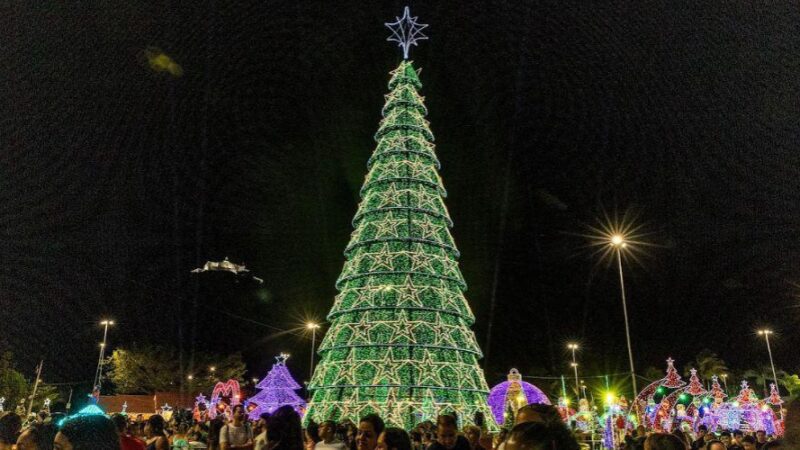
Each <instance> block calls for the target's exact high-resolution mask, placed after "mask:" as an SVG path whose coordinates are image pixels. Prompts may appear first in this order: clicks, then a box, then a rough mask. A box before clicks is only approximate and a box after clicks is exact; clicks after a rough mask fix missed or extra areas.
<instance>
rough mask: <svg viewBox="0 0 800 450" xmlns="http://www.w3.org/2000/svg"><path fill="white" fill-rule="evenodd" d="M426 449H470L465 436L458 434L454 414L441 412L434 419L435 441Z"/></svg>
mask: <svg viewBox="0 0 800 450" xmlns="http://www.w3.org/2000/svg"><path fill="white" fill-rule="evenodd" d="M428 450H470V446H469V441H467V438H465V437H464V436H460V435H459V434H458V424H457V423H456V418H455V417H454V416H451V415H449V414H443V415H441V416H439V417H438V418H437V419H436V441H434V443H433V444H431V446H430V447H428Z"/></svg>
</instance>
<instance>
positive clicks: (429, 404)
mask: <svg viewBox="0 0 800 450" xmlns="http://www.w3.org/2000/svg"><path fill="white" fill-rule="evenodd" d="M391 74H392V77H391V80H390V81H389V89H390V93H389V94H388V95H386V102H385V105H384V107H383V111H382V113H383V120H382V121H381V123H380V127H379V129H378V132H377V133H376V135H375V139H376V141H377V147H376V149H375V151H374V153H373V155H372V157H371V158H370V159H369V162H368V165H367V167H368V169H369V171H368V173H367V175H366V179H365V181H364V185H363V187H362V189H361V203H360V205H359V207H358V211H357V212H356V215H355V217H354V219H353V227H354V228H355V230H354V231H353V234H352V237H351V239H350V243H349V244H348V246H347V248H346V249H345V257H346V262H345V264H344V268H343V270H342V273H341V275H340V277H339V280H338V281H337V283H336V286H337V288H338V289H339V295H338V296H337V297H336V300H335V303H334V305H333V308H332V309H331V311H330V313H329V314H328V320H329V321H330V323H331V326H330V329H329V330H328V332H327V334H326V336H325V338H324V339H323V341H322V343H321V345H320V348H319V354H320V355H321V360H320V363H319V365H318V366H317V368H316V370H315V371H314V376H313V377H312V379H311V383H310V385H309V389H310V390H311V391H312V393H313V396H312V399H311V402H310V404H309V408H308V414H307V417H308V418H310V419H312V420H314V421H316V422H318V423H319V422H321V421H322V420H327V419H333V420H342V419H350V420H352V421H354V422H356V423H357V422H358V419H359V418H360V417H362V416H364V415H366V414H369V413H377V414H379V415H380V416H381V417H383V418H384V420H386V421H387V422H388V424H390V425H392V426H398V427H403V428H406V429H409V428H411V427H412V426H413V425H414V424H416V423H418V422H420V421H422V420H423V419H430V418H431V416H432V415H433V414H441V413H447V412H455V413H457V415H458V416H459V418H460V420H461V421H462V422H463V423H472V422H473V420H474V418H475V415H476V413H481V414H482V415H483V416H484V418H485V420H486V423H488V424H490V426H491V427H494V423H493V420H492V419H491V417H492V415H491V414H490V411H489V408H488V405H487V404H486V396H487V394H488V391H489V389H488V386H487V385H486V380H485V379H484V375H483V372H482V370H481V369H480V368H479V367H478V359H479V358H481V356H482V355H481V351H480V349H479V348H478V344H477V342H476V340H475V335H474V333H473V332H472V330H470V326H471V325H472V324H473V322H474V317H473V315H472V312H471V311H470V308H469V306H468V305H467V301H466V299H465V298H464V294H463V293H464V291H465V290H466V283H465V282H464V278H463V277H462V275H461V271H460V270H459V268H458V257H459V253H458V250H457V249H456V246H455V243H454V242H453V237H452V236H451V235H450V231H449V229H450V227H452V225H453V223H452V221H451V220H450V216H449V214H448V212H447V208H445V205H444V202H443V197H444V196H445V195H446V191H445V189H444V186H443V185H442V180H441V179H440V178H439V173H438V169H439V161H438V160H437V159H436V154H435V153H434V145H433V143H432V141H433V133H432V132H431V130H430V127H429V124H428V122H427V121H426V120H425V115H426V113H427V109H426V108H425V105H424V104H423V100H424V99H423V97H421V96H420V95H419V94H418V92H417V90H418V89H419V88H421V83H420V81H419V78H418V77H417V72H416V70H414V68H413V66H412V63H411V62H409V61H403V62H402V63H401V64H400V66H399V67H398V68H397V69H396V70H394V71H393V72H392V73H391Z"/></svg>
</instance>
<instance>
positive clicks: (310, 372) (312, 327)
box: [306, 322, 319, 383]
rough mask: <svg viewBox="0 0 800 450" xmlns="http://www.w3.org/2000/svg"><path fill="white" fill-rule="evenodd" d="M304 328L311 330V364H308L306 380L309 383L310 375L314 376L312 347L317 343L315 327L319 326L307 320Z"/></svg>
mask: <svg viewBox="0 0 800 450" xmlns="http://www.w3.org/2000/svg"><path fill="white" fill-rule="evenodd" d="M306 328H307V329H309V330H311V365H309V368H308V382H309V383H311V377H313V376H314V347H316V344H317V329H318V328H319V324H318V323H314V322H308V323H307V324H306Z"/></svg>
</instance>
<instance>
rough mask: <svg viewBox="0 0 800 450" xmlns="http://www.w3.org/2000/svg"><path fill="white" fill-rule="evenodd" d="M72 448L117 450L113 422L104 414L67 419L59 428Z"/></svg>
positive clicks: (74, 449)
mask: <svg viewBox="0 0 800 450" xmlns="http://www.w3.org/2000/svg"><path fill="white" fill-rule="evenodd" d="M60 432H61V434H63V435H64V436H66V438H67V439H69V442H70V444H72V448H73V450H119V437H118V436H117V427H116V426H115V425H114V422H112V421H111V419H109V418H107V417H106V416H77V417H73V418H71V419H69V420H67V421H66V422H65V423H64V425H63V426H62V427H61V430H60Z"/></svg>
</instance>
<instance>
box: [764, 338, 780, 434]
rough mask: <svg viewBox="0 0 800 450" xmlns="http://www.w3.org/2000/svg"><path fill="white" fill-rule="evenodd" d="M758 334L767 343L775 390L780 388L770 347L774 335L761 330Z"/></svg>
mask: <svg viewBox="0 0 800 450" xmlns="http://www.w3.org/2000/svg"><path fill="white" fill-rule="evenodd" d="M758 334H760V335H761V336H764V341H765V342H766V343H767V354H768V355H769V365H770V367H771V368H772V380H773V381H774V382H775V389H779V388H778V375H777V374H776V373H775V363H774V362H773V361H772V348H770V346H769V335H770V334H772V330H769V329H766V328H764V329H761V330H758ZM781 419H783V409H782V408H781Z"/></svg>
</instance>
